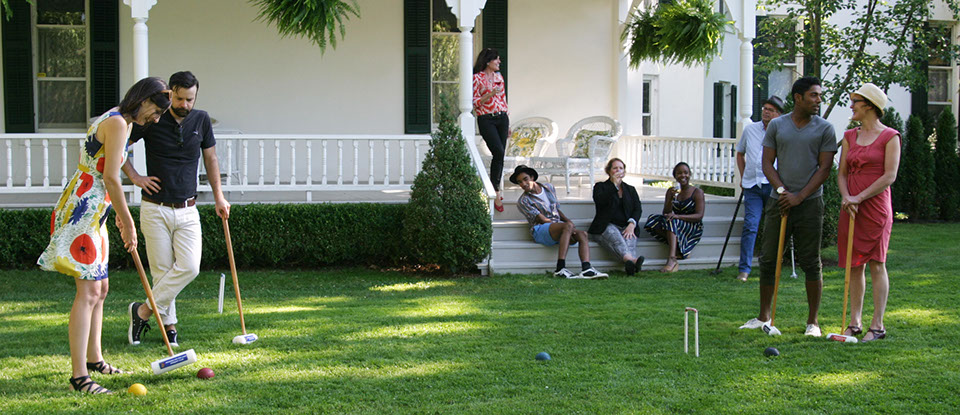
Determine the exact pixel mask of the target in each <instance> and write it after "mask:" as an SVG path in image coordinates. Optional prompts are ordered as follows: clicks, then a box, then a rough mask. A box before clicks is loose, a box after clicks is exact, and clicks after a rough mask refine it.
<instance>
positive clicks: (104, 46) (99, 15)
mask: <svg viewBox="0 0 960 415" xmlns="http://www.w3.org/2000/svg"><path fill="white" fill-rule="evenodd" d="M119 4H120V3H119V2H116V1H92V2H90V84H91V85H90V90H91V95H90V111H92V113H91V114H90V116H93V117H95V116H98V115H100V114H102V113H104V112H107V110H109V109H110V108H112V107H114V106H115V105H117V104H119V103H120V59H119V57H120V48H119V43H120V42H119V39H120V6H119Z"/></svg>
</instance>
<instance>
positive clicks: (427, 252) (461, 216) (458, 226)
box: [403, 107, 493, 273]
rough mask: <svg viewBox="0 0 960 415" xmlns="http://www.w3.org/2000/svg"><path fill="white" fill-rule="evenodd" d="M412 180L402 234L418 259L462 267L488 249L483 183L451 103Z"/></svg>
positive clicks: (446, 267) (448, 268) (443, 266)
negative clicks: (474, 166) (468, 150)
mask: <svg viewBox="0 0 960 415" xmlns="http://www.w3.org/2000/svg"><path fill="white" fill-rule="evenodd" d="M443 114H444V117H443V118H442V119H441V120H440V129H439V131H437V132H435V133H434V134H433V137H432V138H431V139H430V150H429V151H428V152H427V155H426V156H425V158H424V160H423V167H422V169H421V170H420V173H418V174H417V177H416V178H415V179H414V180H413V186H412V187H411V190H410V202H409V203H408V204H407V210H406V218H405V220H404V232H403V233H404V240H405V241H406V245H407V246H408V247H409V248H410V250H411V251H412V252H413V254H414V255H415V256H416V257H417V258H418V260H419V261H420V263H422V264H437V265H439V266H440V268H441V270H443V271H445V272H452V273H457V272H463V271H465V270H468V269H470V268H471V267H473V266H474V265H475V264H477V263H478V262H480V261H481V260H483V258H485V257H486V256H488V255H489V254H490V243H491V240H492V238H493V225H492V222H491V219H490V211H489V209H490V208H489V206H488V205H487V201H486V197H485V196H484V194H483V184H482V183H481V181H480V177H478V176H477V172H476V170H475V169H474V168H473V163H471V161H470V156H469V154H468V153H467V147H466V146H467V144H466V140H464V139H463V137H462V135H461V134H460V127H459V126H458V125H457V122H456V119H455V118H454V117H453V115H452V114H453V111H452V109H450V108H449V107H448V108H447V110H446V111H444V112H443Z"/></svg>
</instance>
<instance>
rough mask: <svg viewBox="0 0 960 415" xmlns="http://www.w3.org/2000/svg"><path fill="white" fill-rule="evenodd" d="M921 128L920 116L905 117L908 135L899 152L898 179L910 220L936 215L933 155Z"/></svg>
mask: <svg viewBox="0 0 960 415" xmlns="http://www.w3.org/2000/svg"><path fill="white" fill-rule="evenodd" d="M923 128H924V127H923V124H922V123H921V122H920V118H919V117H917V116H914V115H911V116H910V118H909V119H908V120H907V135H906V140H904V145H903V149H902V151H901V155H900V170H899V171H900V173H899V176H900V179H899V180H897V181H898V183H899V185H898V187H900V188H901V190H900V192H901V193H900V194H901V197H902V199H901V200H900V201H901V203H903V206H902V207H903V209H904V211H906V212H907V214H908V215H909V217H910V219H911V220H921V219H932V218H936V217H937V204H936V202H935V200H934V190H935V189H934V187H933V186H934V183H933V173H934V166H933V155H932V154H931V152H930V142H929V141H927V136H926V135H924V129H923Z"/></svg>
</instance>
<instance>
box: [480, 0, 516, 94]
mask: <svg viewBox="0 0 960 415" xmlns="http://www.w3.org/2000/svg"><path fill="white" fill-rule="evenodd" d="M483 47H484V48H494V49H496V50H497V52H500V75H502V76H503V83H504V88H506V84H507V65H509V63H510V60H509V59H507V0H487V4H486V5H484V6H483Z"/></svg>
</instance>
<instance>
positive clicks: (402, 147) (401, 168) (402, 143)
mask: <svg viewBox="0 0 960 415" xmlns="http://www.w3.org/2000/svg"><path fill="white" fill-rule="evenodd" d="M404 144H407V142H406V141H401V142H400V183H398V184H401V185H402V184H404V177H403V169H404V165H403V153H404V147H406V146H405V145H404Z"/></svg>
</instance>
